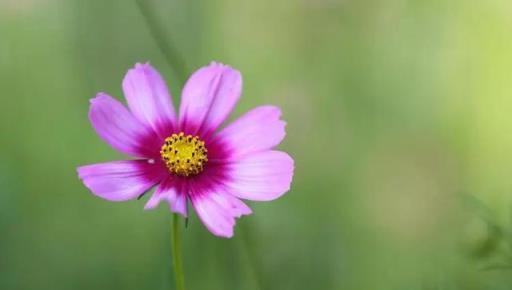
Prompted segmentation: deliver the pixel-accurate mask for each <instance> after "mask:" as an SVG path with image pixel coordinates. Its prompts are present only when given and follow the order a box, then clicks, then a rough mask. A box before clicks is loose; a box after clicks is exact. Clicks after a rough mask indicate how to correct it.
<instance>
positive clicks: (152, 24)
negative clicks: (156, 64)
mask: <svg viewBox="0 0 512 290" xmlns="http://www.w3.org/2000/svg"><path fill="white" fill-rule="evenodd" d="M135 2H137V6H138V7H139V10H140V13H141V14H142V16H144V20H145V21H146V24H147V25H148V28H149V31H150V33H151V35H152V36H153V39H154V40H155V42H156V44H157V46H158V49H160V52H161V53H162V54H163V55H164V57H165V60H166V61H167V63H168V64H169V66H170V67H171V68H172V69H173V70H174V72H175V73H176V76H177V77H178V78H179V80H180V82H181V84H183V83H184V82H185V78H186V77H187V67H186V64H185V61H184V59H183V57H182V56H181V55H180V54H179V53H178V50H177V49H176V47H175V46H174V45H172V43H171V42H170V41H168V40H167V39H168V38H167V37H166V34H165V31H164V29H163V28H162V26H161V25H158V21H157V18H156V15H155V13H154V9H152V8H151V7H150V6H151V1H150V0H135Z"/></svg>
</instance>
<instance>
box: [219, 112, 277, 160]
mask: <svg viewBox="0 0 512 290" xmlns="http://www.w3.org/2000/svg"><path fill="white" fill-rule="evenodd" d="M280 116H281V110H279V108H278V107H274V106H261V107H257V108H255V109H253V110H251V111H249V112H247V113H245V114H244V115H243V116H242V117H240V118H238V119H237V120H236V121H234V122H233V123H231V124H230V125H229V126H227V127H226V128H224V129H223V130H222V131H221V132H220V133H219V134H218V137H220V138H221V139H222V140H223V141H224V142H225V143H226V145H227V146H228V147H229V148H230V149H229V151H230V153H231V154H232V157H239V156H242V155H244V154H247V153H253V152H258V151H262V150H267V149H271V148H272V147H274V146H276V145H278V144H279V143H280V142H281V140H283V138H284V136H285V135H286V133H285V131H284V128H285V126H286V123H285V122H284V121H282V120H280V119H279V117H280Z"/></svg>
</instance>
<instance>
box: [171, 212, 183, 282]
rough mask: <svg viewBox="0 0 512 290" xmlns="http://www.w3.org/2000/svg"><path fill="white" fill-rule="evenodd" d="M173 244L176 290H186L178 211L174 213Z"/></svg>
mask: <svg viewBox="0 0 512 290" xmlns="http://www.w3.org/2000/svg"><path fill="white" fill-rule="evenodd" d="M171 246H172V266H173V268H174V279H175V280H176V290H185V275H183V262H182V259H181V236H180V216H179V215H178V214H176V213H173V214H172V234H171Z"/></svg>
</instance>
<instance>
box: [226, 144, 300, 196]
mask: <svg viewBox="0 0 512 290" xmlns="http://www.w3.org/2000/svg"><path fill="white" fill-rule="evenodd" d="M293 170H294V164H293V159H292V158H291V157H290V156H289V155H288V154H286V153H284V152H281V151H263V152H258V153H253V154H249V155H247V156H245V157H243V158H242V159H240V160H238V161H236V162H234V163H233V164H231V165H230V176H231V181H229V182H228V183H227V186H228V188H229V192H230V193H231V194H233V195H235V196H237V197H239V198H243V199H249V200H260V201H267V200H273V199H276V198H278V197H280V196H281V195H283V194H284V193H285V192H287V191H288V190H289V189H290V184H291V182H292V177H293Z"/></svg>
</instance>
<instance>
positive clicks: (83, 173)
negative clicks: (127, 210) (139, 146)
mask: <svg viewBox="0 0 512 290" xmlns="http://www.w3.org/2000/svg"><path fill="white" fill-rule="evenodd" d="M154 167H155V165H154V164H150V163H148V161H146V160H128V161H113V162H106V163H98V164H92V165H86V166H82V167H79V168H78V169H77V171H78V176H79V177H80V179H81V180H82V182H83V183H84V184H85V186H87V188H89V189H90V190H91V191H92V193H94V194H95V195H97V196H99V197H101V198H104V199H106V200H110V201H125V200H129V199H133V198H136V197H138V196H139V195H141V194H142V193H144V192H145V191H147V190H149V189H150V188H151V187H152V186H153V185H155V184H156V183H157V182H159V179H160V178H159V176H158V174H155V172H156V171H155V168H154Z"/></svg>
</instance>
